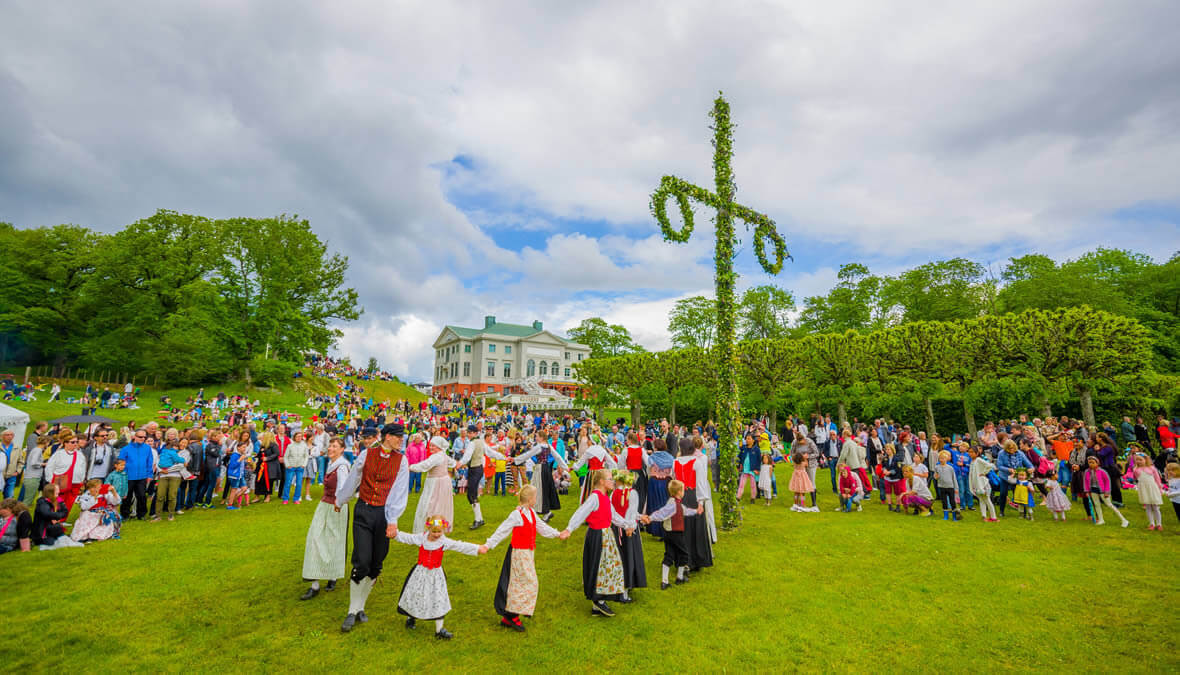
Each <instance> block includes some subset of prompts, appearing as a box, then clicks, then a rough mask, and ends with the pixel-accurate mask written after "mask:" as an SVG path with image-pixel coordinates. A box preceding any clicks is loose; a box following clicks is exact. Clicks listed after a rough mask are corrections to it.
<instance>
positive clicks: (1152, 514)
mask: <svg viewBox="0 0 1180 675" xmlns="http://www.w3.org/2000/svg"><path fill="white" fill-rule="evenodd" d="M1143 510H1144V511H1146V512H1147V526H1148V527H1155V526H1157V525H1163V524H1164V521H1163V518H1161V517H1160V507H1159V506H1158V505H1156V504H1144V505H1143Z"/></svg>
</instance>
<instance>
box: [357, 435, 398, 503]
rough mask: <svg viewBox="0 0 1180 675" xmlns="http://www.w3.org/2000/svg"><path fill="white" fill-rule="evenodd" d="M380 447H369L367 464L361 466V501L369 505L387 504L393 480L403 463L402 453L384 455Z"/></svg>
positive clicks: (366, 458)
mask: <svg viewBox="0 0 1180 675" xmlns="http://www.w3.org/2000/svg"><path fill="white" fill-rule="evenodd" d="M382 452H384V450H382V449H381V448H380V447H375V448H369V450H368V452H367V453H365V465H364V467H363V468H361V486H360V491H359V492H360V497H361V501H363V502H364V503H366V504H368V505H369V506H385V500H386V498H388V497H389V491H390V490H391V489H393V481H394V479H396V478H397V472H398V469H400V468H401V465H402V457H403V455H402V453H400V452H393V453H390V454H389V456H388V457H382V456H381V453H382Z"/></svg>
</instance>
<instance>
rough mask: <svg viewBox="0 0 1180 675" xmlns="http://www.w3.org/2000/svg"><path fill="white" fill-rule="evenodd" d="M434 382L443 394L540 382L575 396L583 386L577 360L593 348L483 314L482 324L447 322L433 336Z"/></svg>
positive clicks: (511, 390)
mask: <svg viewBox="0 0 1180 675" xmlns="http://www.w3.org/2000/svg"><path fill="white" fill-rule="evenodd" d="M434 350H435V351H434V386H433V388H432V393H433V395H434V396H435V397H438V398H449V397H450V396H451V395H452V394H456V395H458V396H474V395H475V394H481V393H487V392H495V393H499V394H533V393H536V392H537V391H538V387H543V388H545V389H548V390H554V393H560V394H564V395H566V396H574V395H575V394H576V393H577V391H578V389H579V385H578V383H577V381H576V380H575V379H574V374H573V364H575V363H577V362H578V361H581V360H583V359H588V358H590V348H589V347H587V346H586V345H583V344H578V343H577V342H571V341H569V340H566V339H565V338H561V337H558V336H557V335H554V334H553V333H550V332H549V331H547V330H545V329H544V328H543V327H542V325H541V322H540V321H534V322H533V325H531V326H522V325H519V324H515V323H497V322H496V317H494V316H486V317H484V322H483V328H461V327H459V326H446V327H444V328H443V330H442V333H441V334H440V335H439V336H438V339H437V340H435V341H434Z"/></svg>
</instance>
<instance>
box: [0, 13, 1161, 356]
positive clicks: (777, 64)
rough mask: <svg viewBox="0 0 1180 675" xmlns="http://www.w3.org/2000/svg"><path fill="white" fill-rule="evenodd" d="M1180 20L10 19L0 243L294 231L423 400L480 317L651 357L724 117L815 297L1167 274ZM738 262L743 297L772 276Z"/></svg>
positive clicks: (691, 251) (1095, 16)
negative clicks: (1151, 264)
mask: <svg viewBox="0 0 1180 675" xmlns="http://www.w3.org/2000/svg"><path fill="white" fill-rule="evenodd" d="M722 6H725V7H727V9H725V10H724V11H721V10H719V9H718V8H719V7H722ZM1178 25H1180V4H1178V3H1176V2H1171V1H1169V0H1160V1H1158V2H1152V1H1150V0H1136V1H1135V2H1105V1H1098V2H1077V1H1074V2H1028V1H1021V2H989V3H944V2H940V3H923V2H904V3H882V2H839V1H836V2H823V3H820V2H797V3H776V2H738V3H716V2H684V1H677V2H642V3H635V2H618V3H613V2H591V3H538V2H534V3H525V2H486V3H453V4H452V3H447V2H439V1H431V2H421V3H400V2H354V1H342V0H336V1H335V2H331V3H323V2H306V3H305V2H293V1H292V0H283V1H281V2H230V1H226V0H217V1H211V0H204V1H203V2H193V3H184V2H169V3H157V2H129V1H126V0H124V1H121V2H54V3H32V2H19V1H18V0H0V220H6V221H10V222H13V223H15V224H17V225H18V226H21V227H32V226H38V225H53V224H57V223H63V222H70V223H78V224H83V225H87V226H90V227H94V228H96V229H99V230H103V231H112V230H116V229H118V228H120V227H121V226H124V225H126V224H127V223H130V222H133V221H134V220H137V219H139V218H141V217H145V216H148V215H150V214H151V213H153V212H154V211H155V210H156V209H157V208H168V209H174V210H178V211H184V212H190V213H198V214H202V215H206V216H210V217H230V216H269V215H275V214H280V213H288V214H299V215H301V216H304V217H306V218H308V219H310V220H311V222H312V225H313V227H314V228H315V230H316V231H317V232H318V233H319V234H320V236H321V237H323V238H324V239H326V240H327V241H328V242H329V243H330V246H331V247H332V248H334V249H336V250H339V251H342V252H344V253H346V254H347V255H348V256H349V257H350V259H351V264H352V268H351V274H350V276H351V279H350V281H351V283H352V284H353V285H355V286H356V287H357V289H358V290H359V292H360V298H361V302H362V304H363V305H364V309H365V314H364V315H363V316H362V318H361V320H360V321H358V322H355V323H353V324H350V325H348V326H346V327H345V328H344V331H345V335H344V338H343V340H342V341H341V343H340V350H341V351H342V352H344V353H348V354H351V355H352V356H353V357H354V358H355V359H357V360H362V361H363V360H364V359H366V358H368V357H369V356H376V357H377V358H378V359H379V360H380V362H381V364H382V366H383V367H386V368H391V369H393V370H395V371H396V372H398V373H399V374H401V375H403V376H406V377H410V378H414V379H422V378H426V377H428V376H429V374H430V372H431V363H430V361H431V358H432V353H433V352H432V349H431V346H430V344H431V342H433V340H434V338H435V337H436V336H437V335H438V333H439V331H440V330H441V327H442V326H443V325H444V324H447V323H453V324H459V325H472V326H474V325H482V316H483V315H484V314H495V315H496V316H497V317H498V318H499V319H500V320H501V321H511V322H515V323H530V322H532V321H533V320H535V319H539V320H542V321H544V322H545V325H546V327H547V328H554V329H559V330H560V329H568V328H570V327H572V326H574V325H576V324H577V323H578V322H579V321H580V320H581V319H583V318H585V317H588V316H603V317H605V318H607V319H608V320H609V321H611V322H618V323H622V324H624V325H625V326H627V328H629V329H630V330H631V332H632V334H633V335H635V336H636V337H637V339H638V340H639V341H640V342H641V343H642V344H644V345H646V346H647V347H649V348H661V347H665V346H667V344H668V336H667V331H666V324H667V318H666V317H667V311H668V309H669V308H670V307H671V305H672V303H673V302H674V301H675V300H676V299H677V298H681V297H685V296H688V295H695V294H698V293H707V292H709V289H711V287H712V272H711V254H712V241H711V239H712V232H711V230H710V228H709V226H708V224H707V214H706V213H704V212H702V211H700V210H698V218H697V222H698V229H697V232H696V233H695V234H694V235H693V237H692V239H691V241H690V242H689V243H687V244H683V245H674V244H666V243H664V242H663V241H662V239H661V237H660V235H659V228H658V226H657V225H656V224H655V223H654V222H653V220H652V218H651V216H650V215H649V212H648V196H649V194H650V193H651V191H652V189H653V188H654V187H655V186H656V185H657V184H658V183H659V179H660V176H662V175H664V174H667V173H675V174H677V175H679V176H681V177H683V178H686V179H688V180H691V181H693V182H696V183H698V184H701V185H706V186H708V185H710V184H711V181H712V176H711V172H712V169H711V150H710V146H709V139H710V133H711V132H710V131H709V129H708V125H709V119H708V117H707V113H708V111H709V109H710V107H711V104H712V99H713V97H714V96H715V95H716V92H717V91H719V90H724V92H725V94H726V96H727V98H729V100H730V102H731V104H732V106H733V118H734V120H735V122H736V123H737V125H738V126H737V131H736V138H735V147H736V160H735V172H736V178H737V184H738V198H739V201H741V202H742V203H744V204H747V205H748V206H750V207H752V208H755V209H757V210H761V211H763V212H765V213H767V214H769V215H770V216H771V217H772V218H774V219H775V220H776V221H777V223H778V224H779V230H780V232H781V233H782V234H783V235H784V236H785V238H786V240H787V242H788V246H789V248H790V250H791V252H792V253H793V255H794V261H793V262H790V263H787V265H786V266H785V267H784V270H783V272H782V274H780V275H779V276H778V277H777V278H776V279H774V280H773V281H774V282H775V283H779V284H781V285H782V286H784V287H785V288H787V289H788V290H790V291H791V292H793V293H794V294H795V296H796V297H797V298H799V297H803V296H806V295H810V294H814V293H818V292H823V291H824V290H826V289H827V288H828V287H829V286H830V285H831V284H832V283H833V282H834V280H835V270H836V268H838V267H839V265H841V264H842V263H845V262H850V261H861V262H865V263H866V264H868V265H869V267H870V268H871V269H872V270H873V271H874V272H879V273H891V272H895V271H897V270H900V269H903V268H905V267H909V266H913V265H916V264H920V263H922V262H925V261H928V260H931V259H939V258H945V257H952V256H957V255H963V256H967V257H970V258H973V259H975V260H978V261H980V262H984V263H987V264H992V265H995V266H996V269H997V270H998V268H999V266H1000V265H1002V264H1003V262H1004V261H1005V260H1006V259H1007V258H1008V257H1009V256H1012V255H1020V254H1023V253H1026V252H1029V251H1039V252H1044V253H1048V254H1050V255H1053V256H1054V257H1057V258H1065V257H1069V256H1072V255H1076V254H1077V253H1080V252H1082V251H1085V250H1088V249H1091V248H1093V247H1094V246H1097V245H1109V246H1120V247H1130V248H1135V249H1137V250H1140V251H1144V252H1147V253H1149V254H1151V255H1154V256H1156V257H1157V258H1166V257H1168V256H1169V255H1170V254H1171V253H1172V252H1173V251H1175V250H1177V249H1180V180H1178V179H1177V175H1178V170H1177V167H1180V40H1177V39H1176V34H1175V30H1176V26H1178ZM739 235H740V236H741V238H742V241H743V248H742V252H741V253H740V254H739V257H738V260H737V264H738V267H739V270H740V271H741V272H742V274H743V277H742V280H741V283H742V285H750V284H759V283H767V282H769V281H772V280H771V279H769V278H768V277H767V276H766V275H765V274H763V273H762V272H761V270H760V269H758V267H757V263H756V261H755V260H754V257H753V254H752V253H751V251H750V241H749V236H748V234H747V233H745V232H744V231H743V230H741V229H740V228H739Z"/></svg>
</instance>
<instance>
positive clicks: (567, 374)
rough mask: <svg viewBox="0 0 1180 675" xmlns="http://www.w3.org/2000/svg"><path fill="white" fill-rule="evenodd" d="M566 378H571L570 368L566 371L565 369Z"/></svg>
mask: <svg viewBox="0 0 1180 675" xmlns="http://www.w3.org/2000/svg"><path fill="white" fill-rule="evenodd" d="M565 376H566V377H569V376H570V369H569V368H566V369H565Z"/></svg>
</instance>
